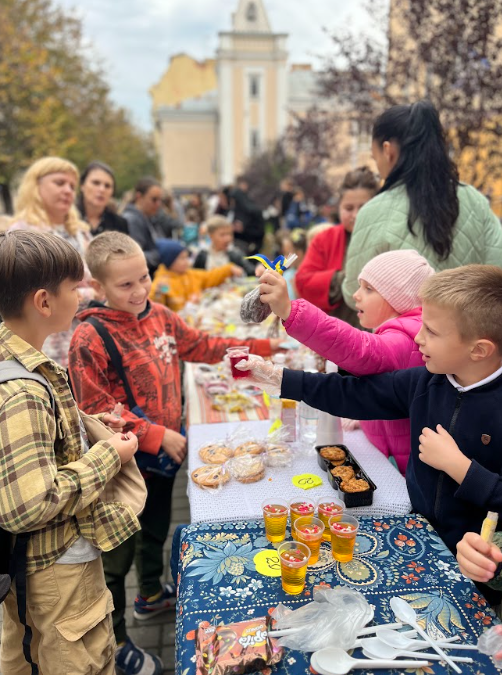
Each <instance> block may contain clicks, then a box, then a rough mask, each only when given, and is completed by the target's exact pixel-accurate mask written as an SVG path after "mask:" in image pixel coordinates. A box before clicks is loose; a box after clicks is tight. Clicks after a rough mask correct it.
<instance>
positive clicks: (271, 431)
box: [268, 419, 282, 434]
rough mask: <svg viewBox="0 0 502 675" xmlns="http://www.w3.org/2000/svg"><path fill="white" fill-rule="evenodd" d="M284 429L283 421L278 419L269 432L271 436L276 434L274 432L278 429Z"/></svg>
mask: <svg viewBox="0 0 502 675" xmlns="http://www.w3.org/2000/svg"><path fill="white" fill-rule="evenodd" d="M281 427H282V421H281V420H280V419H276V420H275V422H274V423H273V424H272V426H271V427H270V429H269V430H268V433H269V434H272V433H274V431H277V429H280V428H281Z"/></svg>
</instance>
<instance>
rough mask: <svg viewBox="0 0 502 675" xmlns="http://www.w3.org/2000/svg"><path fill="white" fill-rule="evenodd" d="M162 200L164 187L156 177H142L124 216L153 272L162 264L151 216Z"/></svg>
mask: <svg viewBox="0 0 502 675" xmlns="http://www.w3.org/2000/svg"><path fill="white" fill-rule="evenodd" d="M161 201H162V188H161V187H160V183H159V182H158V181H157V180H155V178H150V177H148V176H147V177H146V178H141V179H140V180H139V181H138V182H137V183H136V187H135V188H134V201H133V202H132V203H131V204H128V205H127V206H126V208H125V209H124V212H123V214H122V215H123V217H124V218H125V219H126V220H127V224H128V226H129V235H130V236H131V237H132V238H133V239H134V240H135V241H137V242H138V244H139V245H140V246H141V248H142V249H143V253H144V254H145V257H146V261H147V263H148V271H149V272H150V274H153V273H154V272H155V270H156V269H157V267H158V266H159V264H160V257H159V252H158V250H157V246H156V243H155V241H156V233H155V229H154V227H153V224H152V221H151V218H153V216H155V215H156V213H157V211H158V210H159V208H160V204H161Z"/></svg>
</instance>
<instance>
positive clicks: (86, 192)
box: [77, 162, 129, 236]
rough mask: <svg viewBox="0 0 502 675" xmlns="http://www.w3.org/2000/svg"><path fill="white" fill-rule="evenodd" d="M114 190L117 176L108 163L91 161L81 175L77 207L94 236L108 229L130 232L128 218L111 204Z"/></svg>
mask: <svg viewBox="0 0 502 675" xmlns="http://www.w3.org/2000/svg"><path fill="white" fill-rule="evenodd" d="M114 191H115V176H114V174H113V171H112V170H111V169H110V167H109V166H108V165H107V164H103V162H91V163H90V164H89V165H88V166H86V168H85V169H84V171H83V172H82V175H81V176H80V195H79V196H78V199H77V207H78V210H79V211H80V213H81V215H82V219H83V220H85V221H86V223H88V224H89V226H90V228H91V232H92V234H93V235H94V236H96V235H97V234H101V232H106V231H107V230H115V231H117V232H123V233H124V234H129V227H128V225H127V220H126V219H125V218H122V216H119V215H118V214H117V213H115V211H113V210H112V209H111V208H110V206H109V204H110V199H111V198H112V196H113V193H114Z"/></svg>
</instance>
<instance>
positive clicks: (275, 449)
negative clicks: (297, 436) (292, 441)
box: [263, 443, 293, 466]
mask: <svg viewBox="0 0 502 675" xmlns="http://www.w3.org/2000/svg"><path fill="white" fill-rule="evenodd" d="M292 459H293V453H292V452H291V450H290V449H289V448H288V446H287V445H281V444H280V443H270V444H269V445H268V446H267V449H266V451H265V453H264V455H263V461H264V462H265V464H266V465H267V466H290V465H291V462H292Z"/></svg>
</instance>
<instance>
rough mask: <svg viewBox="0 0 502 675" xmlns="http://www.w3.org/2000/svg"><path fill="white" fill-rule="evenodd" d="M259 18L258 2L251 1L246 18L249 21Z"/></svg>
mask: <svg viewBox="0 0 502 675" xmlns="http://www.w3.org/2000/svg"><path fill="white" fill-rule="evenodd" d="M257 18H258V12H257V11H256V3H255V2H250V3H249V4H248V6H247V9H246V19H247V20H248V21H256V19H257Z"/></svg>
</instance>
